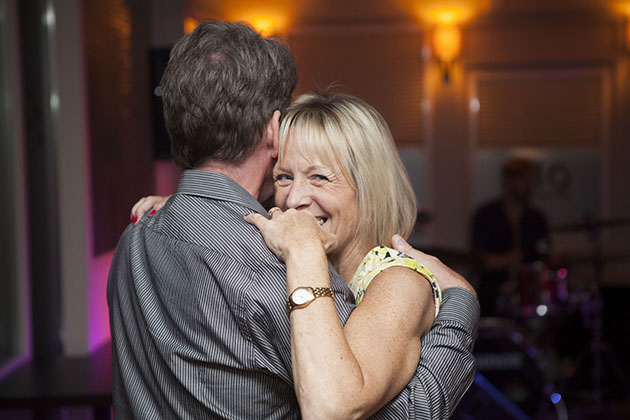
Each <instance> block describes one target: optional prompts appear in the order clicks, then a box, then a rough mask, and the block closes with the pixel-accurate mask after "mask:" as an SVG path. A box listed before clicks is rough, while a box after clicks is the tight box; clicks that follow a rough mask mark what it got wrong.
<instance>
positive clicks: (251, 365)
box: [108, 22, 479, 419]
mask: <svg viewBox="0 0 630 420" xmlns="http://www.w3.org/2000/svg"><path fill="white" fill-rule="evenodd" d="M296 83H297V73H296V68H295V63H294V61H293V58H292V56H291V53H290V52H289V50H288V49H287V48H286V46H284V45H282V44H280V43H278V42H276V41H274V40H269V39H264V38H261V37H260V36H259V35H258V34H256V33H255V32H254V31H253V30H252V29H251V28H249V27H247V26H244V25H242V24H237V23H222V22H204V23H202V24H201V25H199V27H198V28H197V29H196V30H195V31H193V32H192V33H191V34H190V35H188V36H186V37H184V38H183V39H182V40H180V41H179V42H178V43H177V44H176V45H175V47H174V48H173V50H172V52H171V58H170V61H169V64H168V66H167V68H166V70H165V73H164V77H163V79H162V83H161V84H162V91H163V101H164V114H165V121H166V126H167V129H168V131H169V134H170V136H171V141H172V152H173V156H174V159H175V162H176V163H177V164H178V165H179V166H180V167H181V168H182V169H184V172H183V173H182V177H181V180H180V184H179V188H178V191H177V194H175V195H174V196H173V197H172V198H171V199H170V200H169V201H168V202H167V204H166V205H165V206H164V208H162V210H161V211H159V212H158V213H157V214H155V216H153V217H152V218H146V217H145V218H143V219H142V220H141V221H140V222H139V223H138V224H137V225H135V226H129V227H128V228H127V230H126V231H125V232H124V233H123V235H122V238H121V240H120V242H119V244H118V246H117V249H116V252H115V255H114V259H113V261H112V266H111V271H110V276H109V281H108V303H109V308H110V325H111V333H112V371H113V382H114V393H113V404H114V413H115V417H116V418H117V419H124V418H150V419H155V418H190V419H199V418H226V419H258V418H269V419H284V418H299V416H300V411H299V407H298V405H297V399H296V397H295V393H294V391H293V380H292V377H291V360H290V324H289V319H288V316H287V314H286V299H287V296H286V271H285V267H284V265H283V264H282V263H281V262H280V261H279V260H278V259H277V258H276V257H275V256H274V255H273V254H272V253H271V251H269V249H268V248H267V247H266V245H265V242H264V240H263V239H262V236H261V235H260V234H259V232H258V231H257V230H256V229H255V228H254V227H253V226H251V225H249V224H248V223H246V222H245V221H244V220H243V217H244V215H245V214H248V213H253V212H258V213H261V214H266V211H265V209H264V208H263V207H262V206H261V205H260V203H259V202H261V201H264V200H266V199H267V198H268V197H270V196H271V193H272V191H273V183H272V181H271V176H270V174H271V169H272V166H273V164H274V161H275V159H276V157H277V152H278V150H277V146H278V127H279V118H280V115H281V111H282V110H283V109H284V108H285V107H286V106H287V105H288V104H289V101H290V97H291V93H292V91H293V89H294V88H295V86H296ZM401 246H402V247H407V248H408V249H406V250H407V251H409V252H411V253H412V254H413V253H414V252H418V251H415V250H413V249H410V248H409V247H408V245H407V244H406V243H404V241H402V242H401ZM417 255H420V254H419V253H418V254H417ZM432 264H433V265H432V266H431V265H430V266H429V267H430V268H433V269H434V270H436V271H437V272H438V273H439V272H440V269H444V270H445V268H444V267H443V266H441V265H440V264H439V262H434V263H433V262H432ZM449 281H450V282H451V284H450V285H454V286H459V287H453V288H450V289H448V290H445V291H444V298H443V302H444V304H443V309H442V312H441V314H440V316H438V317H437V319H436V322H435V324H434V327H433V330H432V331H431V332H429V333H428V334H427V336H426V337H425V340H424V342H423V350H422V352H423V356H422V357H423V358H425V359H426V361H427V362H426V363H424V364H422V367H421V368H420V367H419V369H418V371H417V372H416V375H415V376H414V378H413V379H412V380H411V382H410V383H409V385H408V386H407V387H406V388H405V390H403V392H401V394H399V395H398V396H397V397H396V398H395V399H394V400H392V401H391V402H390V403H389V404H388V405H386V406H385V407H384V408H383V409H381V411H379V412H378V413H377V414H376V416H375V417H376V418H383V419H385V418H393V419H396V418H400V419H403V418H446V417H448V415H449V414H450V413H451V412H452V410H453V409H454V406H455V405H456V403H457V402H458V400H459V398H460V397H461V395H462V394H463V393H464V392H465V390H466V389H467V387H468V386H469V385H470V383H471V381H472V376H473V375H474V359H473V357H472V354H471V349H472V341H473V330H474V328H475V326H476V321H477V318H478V310H479V309H478V303H477V301H476V299H475V297H474V295H473V293H474V291H472V290H471V289H469V290H471V291H470V292H467V291H464V290H462V289H461V288H462V287H463V288H469V287H470V286H469V285H468V284H467V283H466V282H465V280H463V279H459V278H457V277H456V276H455V275H444V276H443V279H442V283H443V285H445V288H448V286H449ZM331 286H332V289H333V291H334V295H335V296H334V299H335V305H336V308H337V310H338V312H339V317H340V321H341V322H342V323H345V321H346V319H347V318H348V316H349V315H350V312H351V311H352V309H353V308H354V303H353V302H354V299H353V297H352V295H351V292H350V291H349V289H348V287H347V285H346V283H345V281H344V280H343V279H342V278H341V277H339V275H338V274H337V273H335V272H334V270H332V268H331ZM471 292H472V293H471ZM314 328H316V326H314ZM454 362H455V363H454Z"/></svg>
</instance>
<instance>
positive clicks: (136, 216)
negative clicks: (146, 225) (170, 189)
mask: <svg viewBox="0 0 630 420" xmlns="http://www.w3.org/2000/svg"><path fill="white" fill-rule="evenodd" d="M171 196H172V194H171V195H167V196H162V195H150V196H148V197H142V198H141V199H140V200H138V202H137V203H136V204H134V205H133V207H132V208H131V214H130V216H129V218H130V219H131V223H133V224H134V225H135V224H136V223H138V220H140V219H142V216H144V214H145V213H146V212H147V211H149V209H151V208H153V210H151V213H149V216H153V215H154V214H155V212H156V211H158V210H159V209H161V208H162V207H164V204H166V202H167V201H168V199H169V198H171Z"/></svg>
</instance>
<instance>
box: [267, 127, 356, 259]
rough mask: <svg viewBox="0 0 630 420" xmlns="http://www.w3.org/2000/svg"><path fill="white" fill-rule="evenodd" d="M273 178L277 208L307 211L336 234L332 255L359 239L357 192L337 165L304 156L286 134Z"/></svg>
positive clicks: (327, 229)
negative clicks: (285, 142)
mask: <svg viewBox="0 0 630 420" xmlns="http://www.w3.org/2000/svg"><path fill="white" fill-rule="evenodd" d="M273 179H274V184H275V188H276V196H275V199H276V205H277V206H278V207H280V208H282V209H283V210H286V209H289V208H294V209H297V210H307V211H308V212H310V213H311V214H312V215H313V216H315V218H316V219H317V220H318V222H319V223H320V225H321V226H322V229H324V230H325V231H327V232H330V233H334V234H335V235H337V247H336V248H335V249H333V250H331V251H332V253H333V254H334V253H335V250H343V249H346V248H350V246H351V245H352V244H353V242H355V241H357V240H358V238H357V226H358V224H359V220H358V218H359V214H358V200H357V194H356V191H355V190H354V189H353V188H352V186H351V185H350V183H349V182H348V180H347V179H346V177H345V176H344V175H343V173H342V172H341V170H340V169H339V168H337V167H332V168H331V167H330V166H327V165H325V164H323V163H322V161H321V159H320V158H319V157H318V156H312V157H311V158H310V159H306V158H305V157H304V156H303V155H302V154H301V153H300V151H299V150H298V148H297V147H296V146H295V145H294V142H293V140H292V137H289V139H288V141H287V144H286V145H285V149H284V155H283V156H282V159H279V160H278V163H276V166H275V168H274V170H273ZM355 245H356V244H355Z"/></svg>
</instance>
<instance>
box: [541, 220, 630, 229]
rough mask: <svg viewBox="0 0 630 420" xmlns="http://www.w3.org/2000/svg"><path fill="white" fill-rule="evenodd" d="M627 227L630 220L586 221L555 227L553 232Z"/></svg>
mask: <svg viewBox="0 0 630 420" xmlns="http://www.w3.org/2000/svg"><path fill="white" fill-rule="evenodd" d="M625 225H630V219H599V220H597V219H593V220H589V219H586V220H584V221H582V222H577V223H569V224H565V225H559V226H555V227H553V228H552V229H551V230H552V231H553V232H575V231H584V230H586V231H589V230H593V229H601V228H614V227H619V226H625Z"/></svg>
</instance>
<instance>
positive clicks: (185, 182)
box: [177, 169, 267, 214]
mask: <svg viewBox="0 0 630 420" xmlns="http://www.w3.org/2000/svg"><path fill="white" fill-rule="evenodd" d="M177 193H178V194H185V195H192V196H197V197H205V198H210V199H212V200H220V201H230V202H232V203H235V204H238V205H240V206H243V207H247V208H249V209H250V210H253V211H255V212H258V213H261V214H266V213H267V212H266V211H265V209H264V207H263V206H262V205H261V204H260V203H259V202H258V200H256V199H255V198H254V197H253V196H252V195H251V194H250V193H249V192H247V190H246V189H245V188H243V187H242V186H240V185H239V184H238V183H237V182H236V181H234V180H233V179H232V178H230V177H228V176H226V175H223V174H221V173H218V172H211V171H203V170H199V169H186V170H185V171H184V172H182V175H181V177H180V179H179V186H178V187H177Z"/></svg>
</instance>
